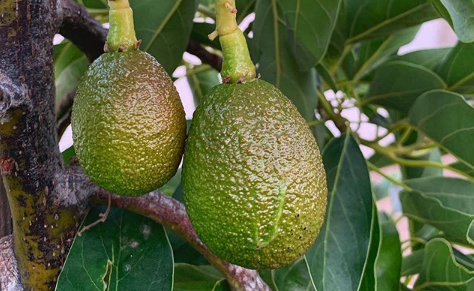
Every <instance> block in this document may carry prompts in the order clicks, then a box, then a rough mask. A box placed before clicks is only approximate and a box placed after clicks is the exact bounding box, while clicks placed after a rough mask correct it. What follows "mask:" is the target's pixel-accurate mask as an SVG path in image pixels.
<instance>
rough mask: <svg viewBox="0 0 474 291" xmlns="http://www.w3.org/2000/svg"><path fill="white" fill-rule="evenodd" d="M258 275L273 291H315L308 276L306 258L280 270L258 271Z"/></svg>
mask: <svg viewBox="0 0 474 291" xmlns="http://www.w3.org/2000/svg"><path fill="white" fill-rule="evenodd" d="M260 274H261V276H262V278H263V279H264V280H265V281H266V282H267V284H268V285H269V286H270V288H272V290H273V291H285V290H292V291H316V290H315V289H314V286H313V282H312V281H311V277H310V275H309V271H308V266H307V262H306V257H303V258H301V259H299V260H297V261H296V262H294V263H293V264H291V265H289V266H286V267H283V268H280V269H276V270H268V271H260Z"/></svg>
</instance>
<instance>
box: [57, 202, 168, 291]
mask: <svg viewBox="0 0 474 291" xmlns="http://www.w3.org/2000/svg"><path fill="white" fill-rule="evenodd" d="M101 212H104V208H94V209H92V210H91V211H90V212H89V214H88V215H87V217H86V219H85V221H84V225H89V224H91V223H93V222H94V221H96V220H97V219H98V218H99V214H100V213H101ZM59 251H60V250H58V252H59ZM172 286H173V254H172V250H171V246H170V244H169V242H168V238H167V237H166V233H165V231H164V229H163V227H162V226H161V225H158V224H156V223H155V222H153V221H151V220H149V219H148V218H146V217H143V216H140V215H138V214H134V213H130V212H127V211H125V210H121V209H113V208H112V209H111V211H110V214H109V216H108V217H107V221H106V222H104V223H101V224H99V225H97V226H95V227H93V228H91V229H89V230H87V231H86V232H84V234H83V235H82V236H80V237H76V239H75V240H74V243H73V245H72V247H71V250H70V252H69V255H68V257H67V260H66V263H65V265H64V268H63V271H62V272H61V275H60V277H59V280H58V286H57V288H56V290H57V291H71V290H77V291H90V290H108V291H119V290H124V291H125V290H127V291H143V290H154V291H159V290H163V291H171V289H172ZM106 288H107V289H106Z"/></svg>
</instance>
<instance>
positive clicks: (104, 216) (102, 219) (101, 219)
mask: <svg viewBox="0 0 474 291" xmlns="http://www.w3.org/2000/svg"><path fill="white" fill-rule="evenodd" d="M110 196H111V194H110V193H107V209H105V212H104V213H99V219H97V220H96V221H94V222H93V223H91V224H89V225H86V226H84V227H83V228H82V229H81V230H80V231H78V232H77V235H78V236H82V234H83V233H84V232H85V231H87V230H89V229H91V228H93V227H94V226H96V225H98V224H99V223H103V222H105V221H106V220H107V217H109V214H110V207H111V197H110Z"/></svg>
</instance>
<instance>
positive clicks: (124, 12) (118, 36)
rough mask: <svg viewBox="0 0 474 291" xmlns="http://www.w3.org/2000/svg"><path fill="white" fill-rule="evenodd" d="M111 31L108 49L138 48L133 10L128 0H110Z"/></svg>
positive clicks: (108, 36) (108, 37)
mask: <svg viewBox="0 0 474 291" xmlns="http://www.w3.org/2000/svg"><path fill="white" fill-rule="evenodd" d="M108 3H109V7H110V10H109V23H110V28H109V33H108V35H107V49H106V50H107V51H110V52H113V51H120V52H123V51H130V50H135V49H137V48H138V43H139V42H138V41H137V37H136V35H135V26H134V24H133V11H132V8H130V4H129V2H128V0H109V2H108Z"/></svg>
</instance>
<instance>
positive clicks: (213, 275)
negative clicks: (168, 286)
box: [173, 264, 230, 291]
mask: <svg viewBox="0 0 474 291" xmlns="http://www.w3.org/2000/svg"><path fill="white" fill-rule="evenodd" d="M221 281H225V280H224V277H223V276H222V274H221V273H220V272H219V271H218V270H216V269H215V268H214V267H212V266H193V265H188V264H175V267H174V286H173V291H214V290H229V291H230V288H229V286H228V285H227V286H226V287H227V288H224V289H222V288H221V287H219V288H221V289H216V285H219V284H220V283H221ZM222 287H224V286H222Z"/></svg>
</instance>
